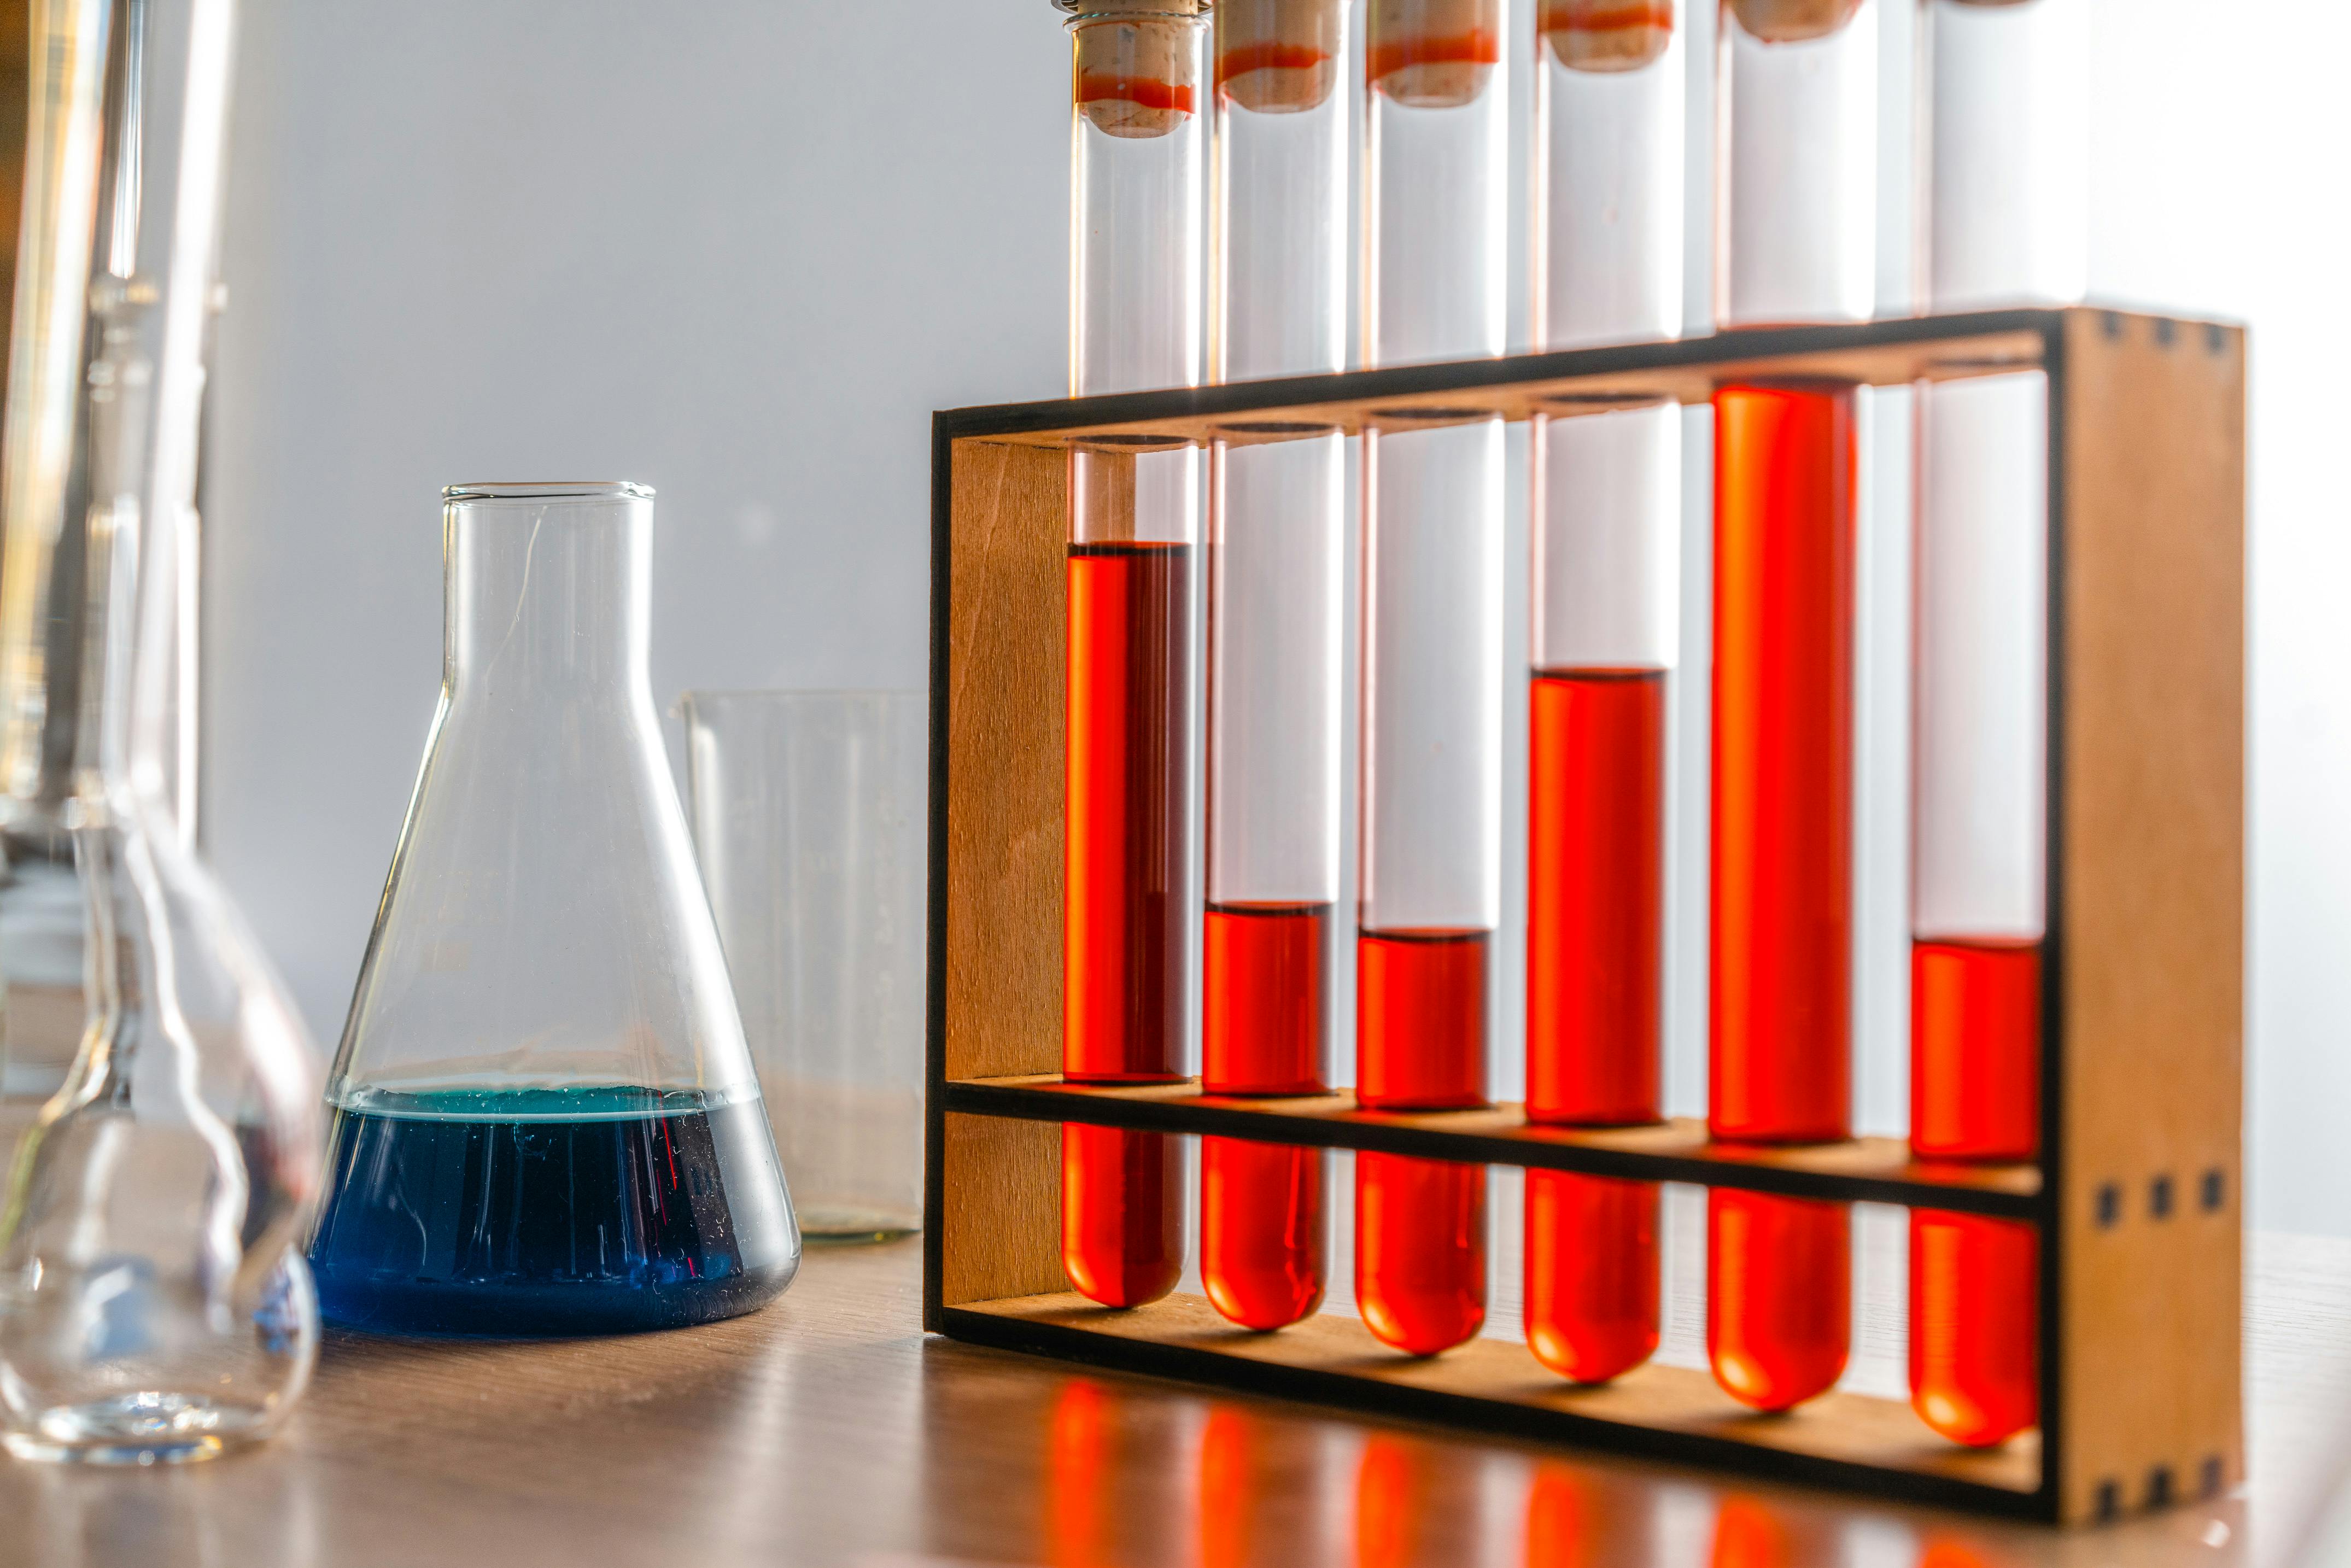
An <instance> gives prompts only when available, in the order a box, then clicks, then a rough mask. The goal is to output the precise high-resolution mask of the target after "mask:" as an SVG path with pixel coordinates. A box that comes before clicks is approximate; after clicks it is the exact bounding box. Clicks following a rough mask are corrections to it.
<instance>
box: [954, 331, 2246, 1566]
mask: <svg viewBox="0 0 2351 1568" xmlns="http://www.w3.org/2000/svg"><path fill="white" fill-rule="evenodd" d="M2032 368H2039V369H2041V370H2043V371H2045V372H2046V373H2047V375H2048V378H2049V388H2050V396H2049V450H2050V465H2049V549H2050V560H2049V573H2048V581H2049V584H2050V604H2049V634H2048V646H2049V650H2050V657H2049V701H2048V715H2049V737H2048V758H2049V768H2050V777H2049V790H2048V802H2049V821H2048V851H2049V852H2048V857H2047V860H2048V872H2047V874H2048V878H2049V884H2048V894H2047V909H2048V919H2049V927H2048V936H2047V941H2046V946H2045V948H2044V954H2045V963H2046V968H2045V981H2044V986H2043V1004H2042V1006H2043V1064H2042V1072H2043V1094H2042V1136H2041V1145H2042V1148H2043V1151H2044V1154H2043V1158H2042V1159H2041V1160H2040V1162H2039V1163H2038V1164H2037V1165H2034V1166H2004V1167H1993V1168H1983V1167H1963V1166H1927V1165H1921V1164H1918V1163H1916V1162H1914V1161H1912V1160H1911V1158H1910V1157H1909V1152H1908V1149H1907V1145H1904V1144H1903V1143H1901V1142H1900V1141H1898V1140H1893V1139H1882V1138H1862V1139H1855V1140H1852V1141H1850V1142H1846V1143H1840V1144H1834V1145H1820V1146H1813V1147H1803V1148H1785V1149H1773V1150H1756V1149H1752V1148H1729V1147H1724V1146H1720V1145H1713V1144H1710V1143H1709V1142H1708V1138H1707V1135H1706V1129H1705V1126H1704V1124H1702V1123H1698V1122H1691V1121H1674V1122H1668V1123H1665V1124H1658V1125H1656V1126H1650V1127H1639V1128H1629V1129H1626V1128H1620V1129H1612V1130H1590V1131H1583V1130H1576V1129H1567V1128H1555V1127H1530V1126H1528V1125H1527V1124H1526V1123H1525V1121H1524V1118H1523V1117H1522V1116H1521V1115H1520V1112H1519V1108H1518V1107H1516V1106H1514V1105H1499V1106H1496V1107H1494V1108H1492V1109H1489V1110H1480V1111H1464V1112H1453V1113H1441V1114H1420V1115H1394V1114H1378V1113H1368V1112H1364V1111H1359V1110H1357V1109H1356V1108H1355V1107H1354V1104H1353V1100H1352V1098H1351V1097H1350V1096H1348V1095H1346V1094H1343V1093H1341V1094H1329V1095H1323V1096H1319V1097H1316V1098H1313V1099H1305V1100H1240V1099H1216V1098H1210V1097H1207V1096H1204V1095H1202V1094H1201V1093H1200V1092H1199V1091H1198V1088H1197V1086H1196V1085H1194V1084H1176V1085H1168V1086H1159V1087H1150V1088H1114V1089H1103V1088H1082V1087H1077V1086H1072V1085H1068V1084H1064V1083H1063V1082H1061V1079H1060V1077H1059V1075H1058V1071H1057V1069H1058V1068H1059V1065H1060V1059H1061V875H1062V871H1061V833H1062V825H1061V824H1062V792H1063V781H1062V724H1063V709H1062V687H1063V657H1064V642H1063V639H1064V621H1063V560H1064V550H1065V545H1066V540H1067V534H1068V507H1067V500H1068V497H1067V487H1068V478H1067V475H1068V466H1069V465H1068V460H1067V451H1068V448H1069V446H1070V445H1071V443H1072V442H1075V441H1080V440H1087V439H1093V440H1102V439H1104V438H1108V441H1107V442H1106V444H1108V443H1110V442H1116V441H1119V440H1121V439H1123V440H1125V441H1127V442H1129V443H1132V442H1133V441H1134V440H1135V438H1137V437H1146V436H1159V437H1168V438H1176V439H1189V440H1193V441H1197V442H1202V443H1206V442H1207V441H1208V440H1210V439H1212V438H1213V437H1214V436H1215V435H1216V434H1217V432H1218V431H1219V429H1220V428H1221V427H1225V426H1228V425H1232V424H1236V423H1240V424H1248V423H1274V422H1281V423H1291V422H1295V423H1322V424H1327V425H1336V426H1339V427H1342V428H1344V429H1347V430H1349V431H1355V430H1359V429H1361V428H1362V427H1363V426H1364V424H1365V423H1367V422H1369V421H1372V420H1374V419H1375V418H1377V417H1378V415H1379V414H1380V413H1381V411H1384V410H1388V409H1398V410H1402V409H1414V408H1417V409H1422V410H1428V409H1436V408H1446V409H1460V408H1471V409H1477V410H1480V411H1491V412H1497V413H1502V414H1504V415H1505V416H1506V417H1508V418H1510V419H1512V420H1520V419H1525V418H1527V417H1528V416H1529V415H1530V414H1531V413H1537V412H1551V413H1568V412H1591V411H1594V410H1596V409H1599V408H1604V407H1606V406H1609V403H1608V401H1607V400H1608V399H1609V398H1610V397H1611V396H1614V395H1615V394H1622V396H1623V397H1624V399H1625V400H1626V401H1627V402H1631V401H1637V400H1647V399H1654V398H1656V397H1657V396H1660V395H1664V396H1669V397H1673V398H1676V399H1677V400H1679V401H1680V402H1685V403H1703V402H1707V401H1708V398H1709V397H1710V395H1711V394H1712V392H1713V391H1714V389H1715V387H1716V386H1717V385H1718V384H1719V383H1721V382H1729V381H1747V380H1753V379H1758V378H1789V377H1802V378H1830V379H1835V380H1841V381H1846V382H1860V383H1864V384H1867V385H1872V386H1899V385H1907V384H1911V383H1915V382H1928V381H1939V380H1949V379H1955V378H1959V377H1966V376H1974V375H1985V374H1997V373H2001V372H2003V371H2017V370H2024V369H2032ZM1553 400H1573V401H1572V402H1566V401H1561V402H1554V401H1553ZM2244 406H2245V345H2244V336H2243V333H2242V331H2241V329H2237V328H2234V327H2231V326H2225V325H2221V324H2218V323H2210V322H2203V321H2186V320H2178V319H2167V318H2161V317H2150V316H2145V315H2137V314H2130V313H2126V312H2121V311H2115V310H2106V309H2100V308H2074V309H2063V310H2010V311H1997V312H1985V313H1979V314H1970V315H1958V316H1945V317H1933V318H1919V319H1899V320H1886V321H1876V322H1870V323H1865V324H1860V325H1852V326H1823V327H1801V328H1785V329H1751V330H1744V331H1737V332H1729V333H1723V334H1719V335H1717V336H1714V337H1710V338H1704V339H1696V340H1682V341H1676V342H1664V343H1652V344H1643V345H1636V346H1629V347H1622V348H1608V349H1593V350H1575V351H1572V352H1566V353H1554V354H1533V355H1523V356H1519V357H1515V358H1510V359H1500V360H1480V361H1469V362H1464V363H1458V364H1443V365H1421V366H1409V367H1404V368H1398V369H1390V370H1377V371H1358V372H1354V373H1351V374H1346V375H1332V376H1311V377H1301V378H1298V379H1294V380H1284V381H1271V382H1250V383H1243V384H1237V385H1227V386H1219V387H1208V388H1199V389H1189V390H1178V391H1169V392H1138V393H1132V394H1123V395H1119V396H1113V397H1096V398H1087V399H1082V400H1078V401H1073V402H1037V403H1022V404H1011V405H1006V406H1001V407H995V408H977V409H964V410H957V411H954V412H950V413H941V414H939V415H937V416H936V418H935V421H934V424H933V435H932V525H933V546H932V586H931V599H932V622H931V626H932V633H931V637H932V641H931V832H930V842H931V850H930V855H931V859H930V889H931V891H930V980H929V992H930V995H929V1037H930V1060H929V1067H928V1086H929V1088H928V1097H929V1106H928V1149H927V1176H926V1194H925V1222H926V1223H925V1232H924V1234H925V1270H924V1322H925V1327H926V1328H928V1329H930V1330H932V1331H933V1332H935V1333H945V1334H947V1335H950V1336H953V1337H955V1338H957V1339H963V1340H969V1341H973V1342H977V1343H986V1344H993V1345H999V1346H1006V1347H1009V1348H1013V1349H1017V1350H1022V1351H1027V1352H1031V1353H1034V1354H1042V1355H1048V1356H1053V1357H1058V1358H1061V1359H1064V1360H1070V1361H1077V1362H1085V1363H1090V1364H1097V1365H1104V1366H1113V1367H1123V1368H1128V1369H1132V1370H1134V1371H1137V1372H1145V1373H1152V1374H1156V1375H1162V1376H1169V1377H1175V1378H1180V1379H1185V1380H1187V1381H1192V1382H1197V1383H1203V1384H1212V1385H1222V1386H1227V1387H1232V1388H1239V1389H1245V1390H1249V1391H1252V1392H1259V1393H1265V1394H1273V1395H1280V1396H1290V1397H1293V1398H1299V1399H1304V1400H1309V1401H1314V1402H1318V1403H1323V1404H1330V1405H1340V1406H1349V1407H1353V1408H1356V1409H1365V1410H1372V1411H1377V1412H1385V1413H1388V1414H1392V1415H1396V1416H1409V1417H1413V1418H1417V1419H1426V1420H1435V1421H1441V1422H1445V1423H1448V1424H1451V1425H1455V1426H1459V1427H1472V1428H1480V1429H1487V1430H1492V1431H1497V1432H1507V1433H1511V1434H1515V1435H1518V1436H1520V1437H1538V1438H1555V1439H1559V1440H1562V1441H1570V1442H1575V1443H1581V1444H1585V1445H1589V1446H1593V1447H1597V1448H1614V1449H1619V1450H1624V1451H1628V1452H1634V1453H1639V1454H1644V1455H1648V1456H1653V1457H1659V1458H1675V1459H1681V1460H1686V1461H1690V1462H1695V1463H1698V1464H1703V1465H1712V1466H1718V1467H1721V1468H1725V1469H1738V1470H1741V1471H1746V1472H1750V1473H1761V1474H1764V1475H1770V1476H1777V1477H1782V1478H1788V1479H1802V1480H1810V1481H1816V1482H1823V1483H1827V1484H1834V1485H1839V1486H1844V1487H1848V1488H1852V1489H1856V1490H1865V1491H1870V1492H1876V1493H1880V1494H1886V1495H1892V1496H1898V1497H1903V1498H1909V1499H1915V1500H1928V1501H1933V1502H1938V1503H1945V1504H1952V1505H1957V1506H1959V1507H1963V1508H1968V1509H1972V1510H1978V1511H1988V1512H1996V1513H2004V1514H2011V1515H2017V1516H2023V1517H2028V1518H2036V1519H2042V1520H2047V1521H2061V1522H2067V1523H2072V1522H2080V1521H2096V1520H2101V1519H2105V1518H2111V1517H2114V1516H2116V1515H2117V1514H2119V1513H2122V1512H2125V1511H2133V1510H2137V1509H2141V1508H2147V1507H2159V1506H2161V1505H2163V1504H2165V1503H2167V1502H2169V1501H2173V1500H2180V1499H2185V1498H2191V1497H2197V1496H2202V1495H2207V1494H2210V1493H2211V1492H2213V1491H2216V1490H2223V1489H2226V1488H2228V1487H2231V1486H2233V1485H2235V1484H2236V1483H2237V1481H2238V1480H2239V1479H2241V1475H2242V1470H2243V1454H2244V1444H2243V1436H2242V1430H2241V1418H2240V1412H2239V1385H2240V1375H2239V1308H2240V1298H2239V1291H2240V1285H2239V1280H2240V1273H2241V1266H2240V1251H2241V1223H2242V1221H2241V1208H2240V1197H2241V1191H2242V1182H2241V1160H2240V1155H2241V1116H2242V1112H2241V1096H2242V1083H2243V1071H2242V1039H2241V1033H2242V1019H2243V1013H2244V1007H2243V990H2242V954H2243V931H2244V919H2243V883H2244V869H2243V864H2244V862H2243V841H2244V790H2243V770H2244V763H2243V756H2244V748H2243V741H2244V494H2245V484H2244V449H2245V448H2244ZM1509 1048H1510V1046H1509V1044H1507V1043H1506V1047H1505V1049H1509ZM1341 1049H1342V1050H1344V1049H1346V1042H1341ZM1063 1122H1081V1123H1092V1124H1100V1125H1105V1126H1119V1127H1131V1128H1137V1129H1144V1130H1149V1131H1155V1132H1165V1133H1176V1134H1213V1135H1217V1136H1222V1137H1237V1138H1254V1139H1260V1140H1265V1141H1270V1142H1274V1143H1282V1144H1293V1145H1311V1146H1322V1147H1330V1148H1347V1149H1370V1150H1384V1151H1389V1152H1393V1153H1396V1154H1405V1155H1424V1156H1430V1157H1441V1158H1447V1159H1453V1160H1460V1161H1467V1162H1484V1163H1489V1164H1498V1165H1506V1166H1535V1167H1542V1168H1549V1169H1556V1170H1567V1171H1578V1172H1584V1173H1589V1174H1593V1175H1598V1176H1623V1177H1636V1178H1642V1179H1646V1180H1652V1181H1672V1182H1697V1183H1705V1184H1710V1185H1715V1186H1731V1187H1744V1188H1750V1189H1753V1190H1756V1191H1761V1192H1771V1193H1778V1194H1783V1195H1787V1196H1792V1197H1813V1198H1824V1199H1837V1200H1848V1201H1865V1202H1877V1203H1892V1204H1902V1205H1909V1206H1915V1207H1932V1208H1942V1209H1954V1210H1961V1211H1967V1212H1972V1213H1978V1214H1989V1215H1996V1216H2004V1217H2008V1218H2016V1219H2022V1220H2028V1221H2030V1222H2032V1223H2033V1224H2034V1225H2036V1226H2037V1227H2038V1228H2039V1230H2040V1235H2041V1239H2042V1243H2041V1245H2042V1250H2041V1260H2042V1270H2041V1303H2040V1314H2039V1322H2040V1325H2041V1345H2040V1368H2041V1412H2042V1419H2041V1430H2040V1435H2039V1437H2038V1440H2037V1441H2036V1440H2034V1439H2033V1438H2032V1437H2030V1436H2028V1437H2025V1438H2021V1439H2018V1440H2017V1441H2015V1442H2012V1443H2011V1444H2009V1445H2007V1446H2005V1447H2002V1448H1996V1449H1991V1450H1986V1451H1975V1450H1970V1449H1965V1448H1958V1447H1955V1446H1953V1445H1951V1444H1949V1443H1948V1442H1946V1441H1944V1440H1943V1439H1941V1438H1939V1437H1936V1436H1935V1435H1934V1434H1932V1433H1931V1432H1930V1431H1929V1430H1928V1428H1927V1427H1926V1426H1925V1425H1924V1424H1923V1423H1921V1422H1920V1421H1919V1420H1918V1419H1917V1417H1916V1416H1914V1415H1913V1414H1912V1413H1911V1411H1910V1409H1909V1407H1908V1406H1907V1405H1906V1404H1903V1403H1901V1402H1898V1401H1893V1400H1886V1399H1880V1398H1874V1397H1870V1396H1863V1395H1857V1394H1848V1393H1833V1394H1831V1395H1828V1396H1824V1397H1823V1398H1821V1399H1818V1400H1815V1401H1813V1402H1812V1403H1810V1404H1807V1405H1805V1406H1802V1407H1800V1408H1799V1409H1798V1410H1796V1411H1794V1412H1792V1414H1789V1415H1785V1416H1757V1415H1755V1414H1754V1413H1753V1412H1751V1411H1749V1410H1747V1409H1746V1408H1745V1407H1743V1406H1739V1405H1737V1404H1735V1403H1734V1402H1733V1401H1732V1400H1731V1399H1730V1398H1729V1396H1727V1395H1725V1394H1723V1393H1721V1392H1720V1391H1719V1389H1717V1388H1716V1386H1715V1385H1714V1383H1713V1380H1712V1379H1711V1378H1710V1377H1709V1376H1708V1375H1707V1374H1706V1373H1705V1372H1703V1371H1697V1370H1691V1369H1687V1368H1681V1367H1670V1366H1660V1365H1656V1364H1650V1365H1647V1366H1645V1367H1643V1368H1641V1369H1639V1370H1637V1371H1635V1372H1634V1373H1632V1374H1630V1375H1627V1376H1625V1377H1624V1378H1621V1379H1619V1380H1618V1381H1617V1382H1615V1383H1614V1384H1612V1385H1606V1386H1604V1387H1600V1388H1579V1387H1576V1386H1574V1385H1570V1384H1568V1383H1566V1382H1563V1381H1562V1380H1561V1379H1560V1378H1558V1377H1556V1376H1554V1375H1552V1374H1551V1373H1549V1372H1547V1371H1545V1370H1544V1369H1543V1368H1542V1367H1541V1365H1540V1364H1537V1363H1536V1362H1535V1360H1534V1359H1533V1357H1532V1356H1531V1354H1530V1353H1529V1352H1528V1351H1527V1350H1526V1349H1525V1348H1524V1347H1523V1346H1522V1345H1519V1344H1515V1343H1508V1342H1504V1341H1501V1340H1492V1339H1479V1340H1473V1341H1472V1342H1470V1343H1468V1344H1467V1345H1464V1346H1462V1347H1460V1348H1459V1349H1458V1350H1455V1351H1452V1352H1448V1353H1447V1354H1444V1355H1442V1356H1439V1357H1437V1358H1435V1359H1433V1360H1426V1361H1419V1360H1414V1359H1411V1358H1408V1357H1405V1356H1403V1355H1399V1354H1395V1353H1393V1352H1390V1351H1388V1350H1386V1349H1385V1348H1384V1347H1382V1346H1380V1345H1378V1344H1377V1343H1375V1342H1374V1341H1373V1340H1372V1338H1371V1337H1370V1335H1369V1333H1368V1332H1367V1331H1365V1330H1364V1327H1363V1325H1362V1324H1361V1323H1360V1322H1357V1321H1355V1320H1354V1319H1353V1318H1349V1317H1343V1316H1339V1315H1335V1314H1325V1315H1322V1316H1319V1317H1314V1318H1310V1319H1308V1320H1307V1321H1306V1322H1302V1323H1300V1324H1297V1325H1296V1326H1294V1327H1292V1328H1289V1329H1285V1330H1282V1331H1280V1332H1279V1333H1270V1334H1258V1333H1248V1332H1246V1331H1243V1330H1241V1329H1238V1328H1236V1327H1234V1326H1232V1325H1231V1324H1229V1323H1227V1322H1224V1321H1223V1320H1222V1319H1221V1318H1219V1317H1217V1314H1216V1313H1215V1312H1214V1311H1213V1310H1212V1309H1211V1308H1210V1307H1209V1306H1208V1305H1207V1302H1206V1301H1203V1300H1200V1299H1199V1298H1197V1297H1188V1296H1184V1295H1176V1296H1171V1297H1168V1298H1167V1299H1165V1300H1164V1301H1158V1302H1155V1303H1153V1304H1151V1305H1149V1306H1146V1307H1143V1308H1139V1309H1135V1310H1132V1311H1124V1312H1115V1311H1111V1310H1109V1309H1105V1308H1102V1307H1098V1306H1095V1305H1094V1304H1092V1302H1089V1301H1085V1300H1084V1299H1082V1298H1081V1297H1079V1296H1077V1295H1074V1294H1072V1293H1071V1292H1070V1290H1069V1286H1068V1284H1067V1281H1065V1280H1064V1278H1063V1276H1062V1272H1061V1261H1060V1238H1061V1228H1060V1226H1061V1221H1060V1211H1059V1202H1060V1181H1061V1176H1060V1151H1061V1140H1060V1134H1059V1128H1058V1124H1061V1123H1063Z"/></svg>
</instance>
